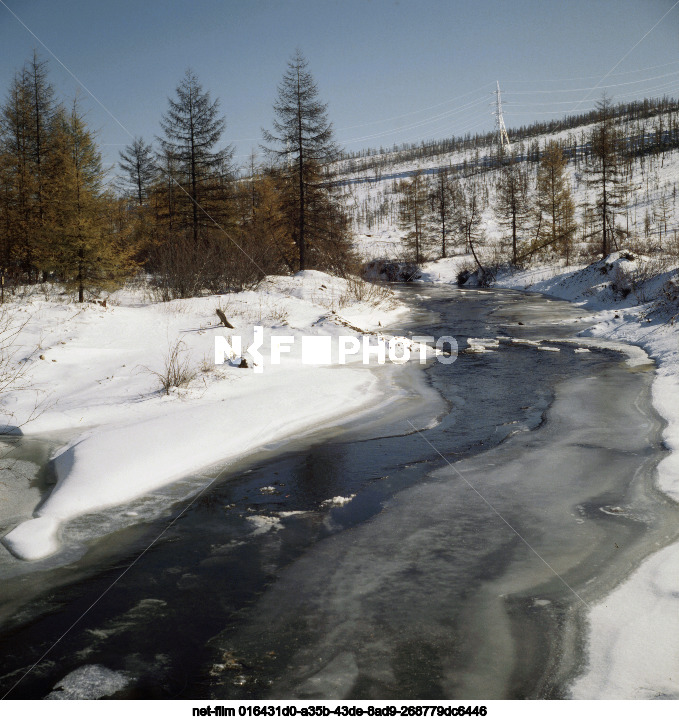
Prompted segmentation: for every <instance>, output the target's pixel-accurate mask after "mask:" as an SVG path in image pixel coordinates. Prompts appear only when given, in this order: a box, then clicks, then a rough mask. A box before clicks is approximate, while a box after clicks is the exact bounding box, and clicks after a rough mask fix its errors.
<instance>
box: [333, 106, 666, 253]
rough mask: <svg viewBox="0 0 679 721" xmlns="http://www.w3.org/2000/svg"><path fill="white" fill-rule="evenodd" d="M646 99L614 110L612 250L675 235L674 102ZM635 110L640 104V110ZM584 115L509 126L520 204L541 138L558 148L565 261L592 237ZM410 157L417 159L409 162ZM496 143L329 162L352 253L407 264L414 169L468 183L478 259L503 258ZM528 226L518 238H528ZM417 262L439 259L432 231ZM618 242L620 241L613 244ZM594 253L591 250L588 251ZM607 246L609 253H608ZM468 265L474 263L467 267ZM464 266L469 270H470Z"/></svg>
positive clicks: (456, 249)
mask: <svg viewBox="0 0 679 721" xmlns="http://www.w3.org/2000/svg"><path fill="white" fill-rule="evenodd" d="M649 105H651V106H653V103H652V102H650V101H644V102H643V103H637V104H633V105H632V106H618V107H617V108H616V109H615V114H616V117H615V126H616V129H617V130H618V132H620V134H621V135H622V136H623V138H624V146H625V149H624V151H623V152H622V153H621V155H622V158H621V161H622V162H623V163H624V165H625V173H626V176H627V178H626V179H627V182H628V185H629V191H628V193H627V195H626V197H625V198H624V201H623V207H622V208H621V209H620V212H619V213H618V214H617V217H616V223H617V225H618V228H619V229H620V235H621V240H620V241H619V243H620V245H624V246H625V247H632V248H634V249H636V250H639V251H642V252H646V253H648V252H651V253H652V254H653V253H656V252H669V253H670V254H672V255H676V252H674V250H673V248H674V246H675V245H676V242H677V233H678V232H679V205H678V203H677V184H678V182H679V131H678V130H677V123H678V121H677V118H678V113H677V103H676V102H675V101H660V102H658V103H657V105H656V106H655V107H654V109H653V108H651V107H648V106H649ZM640 107H642V108H643V107H646V110H645V111H644V112H641V111H640V110H639V108H640ZM593 120H594V118H593V117H592V114H588V115H585V116H582V117H581V118H579V121H580V123H581V124H575V120H573V119H569V118H566V119H565V120H564V121H562V123H561V126H559V124H556V123H554V124H552V125H550V126H547V127H546V128H545V126H544V125H542V124H536V125H535V126H532V127H531V128H521V129H519V130H513V129H510V130H509V137H510V142H512V153H514V154H516V158H517V161H518V164H519V167H520V168H521V169H523V170H525V172H526V174H527V179H528V187H529V199H534V197H535V186H536V176H537V170H538V166H539V158H540V156H541V154H542V153H543V152H544V149H545V147H546V145H547V144H548V143H549V142H550V141H557V142H559V144H560V145H561V146H562V148H563V151H564V154H565V156H566V158H567V159H568V164H567V178H568V182H569V185H570V188H571V192H572V196H573V200H574V202H575V212H576V223H577V226H578V232H577V239H576V245H575V253H574V257H573V258H572V260H574V261H576V262H578V261H589V260H592V259H593V254H592V248H591V247H590V246H591V245H592V244H594V245H595V243H596V241H595V240H594V239H593V235H595V231H594V229H593V228H592V223H591V218H590V214H591V206H592V203H593V200H594V194H595V191H594V190H593V189H592V188H590V187H587V183H586V169H587V163H588V158H589V156H590V153H591V141H590V139H591V135H592V132H593V130H594V129H595V128H596V122H592V121H593ZM418 156H419V157H418ZM501 167H502V166H501V163H499V162H498V157H497V145H496V144H495V142H494V138H493V137H492V136H479V137H476V138H469V137H467V138H460V139H457V140H451V141H450V142H448V143H437V144H432V145H426V144H424V143H422V144H421V145H420V146H418V147H417V148H403V149H396V150H391V151H384V152H382V153H373V152H370V151H366V153H365V154H364V155H363V156H362V157H358V158H349V159H344V160H342V161H340V162H339V163H338V164H337V168H336V170H337V173H338V182H339V185H340V189H341V193H342V195H343V198H344V201H345V202H346V204H347V208H348V210H349V213H350V216H351V217H352V221H353V229H354V232H355V235H356V247H357V249H358V251H359V253H360V255H361V257H362V258H363V259H364V260H371V259H374V258H383V257H387V258H394V259H411V258H409V250H408V248H407V247H405V245H404V243H403V238H404V235H405V233H404V230H403V229H402V227H401V225H400V223H399V203H400V201H401V200H402V198H403V183H404V182H406V183H407V182H408V180H409V179H411V178H412V177H413V175H414V174H415V173H417V172H418V171H420V172H421V173H422V176H423V177H424V179H425V181H427V183H428V184H429V185H430V186H431V185H432V184H433V183H434V182H435V181H436V178H437V176H438V173H439V172H440V171H442V170H445V171H447V173H448V174H449V175H450V176H451V177H452V178H453V179H454V180H458V181H459V183H460V186H461V188H462V190H463V191H464V192H468V191H469V190H470V189H472V187H474V186H475V187H476V189H477V192H478V194H479V196H480V200H481V203H480V223H479V226H478V234H479V240H478V247H479V251H480V253H481V256H482V257H483V260H484V262H485V263H489V264H496V263H502V262H505V261H507V260H508V254H507V233H506V232H505V231H503V229H502V228H501V227H500V224H499V223H498V217H497V214H496V208H497V193H498V187H497V186H498V182H499V180H500V174H501ZM530 232H531V230H530V228H529V227H526V228H525V229H524V235H525V236H526V237H528V236H529V235H530ZM427 234H428V241H427V246H426V249H425V253H424V255H425V258H426V259H428V260H434V259H436V258H438V257H440V255H441V253H440V248H439V245H440V230H438V229H437V228H436V227H429V228H428V229H427ZM623 237H624V243H622V238H623ZM463 245H464V239H463V238H462V237H461V233H460V230H459V228H456V227H452V228H451V229H450V235H449V236H448V247H449V253H448V254H449V255H455V254H460V253H462V252H463V251H464V248H463ZM595 247H596V245H595ZM612 249H615V248H612ZM472 265H473V261H472ZM470 267H471V266H470Z"/></svg>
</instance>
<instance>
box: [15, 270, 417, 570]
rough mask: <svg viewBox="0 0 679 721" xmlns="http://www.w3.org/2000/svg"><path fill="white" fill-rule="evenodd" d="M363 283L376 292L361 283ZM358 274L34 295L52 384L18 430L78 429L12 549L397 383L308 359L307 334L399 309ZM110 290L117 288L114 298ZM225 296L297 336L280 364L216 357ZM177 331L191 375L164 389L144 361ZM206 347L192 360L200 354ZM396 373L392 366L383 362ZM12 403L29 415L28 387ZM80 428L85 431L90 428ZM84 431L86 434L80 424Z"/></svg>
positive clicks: (158, 362) (363, 403) (349, 409)
mask: <svg viewBox="0 0 679 721" xmlns="http://www.w3.org/2000/svg"><path fill="white" fill-rule="evenodd" d="M367 291H368V292H370V289H369V288H368V289H367ZM365 292H366V289H364V288H361V287H360V286H358V287H357V285H356V283H355V282H352V281H346V280H343V279H340V278H334V277H332V276H330V275H327V274H326V273H321V272H318V271H304V272H302V273H298V274H297V275H296V276H294V277H292V278H290V277H282V276H281V277H278V276H276V277H270V278H266V279H265V280H264V281H263V282H262V283H261V284H260V288H259V289H258V290H257V291H248V292H244V293H239V294H234V295H229V296H213V297H209V298H194V299H189V300H186V301H173V302H172V303H162V304H154V303H142V302H140V301H139V298H138V297H128V298H127V300H126V301H125V302H124V303H121V305H118V306H116V305H112V307H111V304H109V307H108V308H106V309H104V308H101V307H100V306H93V307H87V308H81V307H74V306H73V305H71V304H58V303H48V302H44V301H42V302H37V301H34V302H33V303H32V304H30V305H31V308H29V310H32V312H33V317H32V318H31V320H30V322H29V324H28V326H27V328H26V332H25V334H24V335H25V337H24V338H23V342H24V343H25V344H26V345H27V346H30V344H31V342H32V341H33V340H34V339H35V338H38V337H40V338H41V339H42V340H41V347H42V349H43V353H42V354H41V355H44V356H45V360H50V361H51V360H55V361H57V362H56V363H52V362H45V361H43V360H39V359H37V358H36V359H34V360H32V361H30V363H31V366H30V368H29V373H30V378H31V382H32V384H33V386H34V388H37V389H38V390H40V389H42V388H47V387H49V388H53V389H54V388H56V391H54V392H53V393H52V396H51V398H50V402H49V404H48V405H47V407H46V409H45V410H44V412H43V413H42V414H41V415H40V416H39V417H38V418H36V419H34V420H31V421H29V422H26V423H25V424H24V426H23V428H22V430H23V432H24V433H25V434H31V433H42V432H44V431H46V430H54V429H61V430H67V431H68V432H70V433H71V434H72V435H73V436H74V438H73V440H72V441H71V443H70V444H69V445H67V446H66V447H64V448H62V449H60V450H59V451H58V453H57V454H56V456H55V457H54V459H53V460H54V469H55V472H56V476H57V479H58V482H57V485H56V487H55V488H54V490H53V491H52V493H51V494H50V496H49V497H48V498H47V499H46V500H45V502H44V503H43V504H42V505H41V506H40V507H38V508H37V509H36V510H35V512H34V518H33V519H31V520H26V521H25V522H23V523H20V524H19V525H18V526H17V527H16V528H14V529H13V530H12V531H10V533H8V534H7V535H6V536H5V537H4V538H3V543H4V545H5V546H6V547H7V548H8V549H10V550H11V551H12V553H14V554H15V555H16V556H18V557H19V558H22V559H26V560H34V559H38V558H42V557H44V556H47V555H50V554H53V553H55V552H56V551H57V550H59V547H60V529H61V528H62V526H63V524H64V522H66V521H68V520H69V519H72V518H74V517H76V516H79V515H82V514H86V513H89V512H92V511H96V510H99V509H102V508H107V507H111V506H117V505H120V504H123V503H125V502H127V501H129V500H131V499H133V498H137V497H140V496H143V495H145V494H148V493H151V492H152V491H154V490H155V489H158V488H159V487H161V486H163V485H166V484H167V483H169V482H171V481H173V480H176V479H178V478H181V477H185V476H187V475H189V474H191V473H194V472H196V471H198V470H201V469H204V468H209V467H211V466H214V465H216V464H223V463H224V462H226V461H229V460H233V459H235V458H237V457H239V456H242V455H244V454H246V453H249V452H251V451H254V450H255V449H258V448H262V447H265V446H266V445H267V444H271V443H277V442H281V441H283V440H284V439H286V438H289V437H291V436H294V435H296V434H301V433H304V432H305V431H307V430H309V429H310V428H314V429H316V428H318V427H319V426H322V425H324V424H329V423H332V422H337V421H338V420H340V419H346V418H348V417H350V416H352V415H355V414H357V413H359V412H361V411H362V410H365V409H366V408H369V407H370V406H371V405H374V404H376V402H377V401H378V400H379V399H380V398H381V396H382V395H383V394H384V392H385V388H386V387H387V386H388V387H389V391H390V394H391V398H390V399H389V400H388V401H385V402H390V401H393V400H395V399H396V397H397V396H398V390H396V392H394V387H393V385H392V384H390V383H384V378H388V377H389V376H384V378H383V379H382V380H380V379H379V378H378V377H377V376H376V375H375V374H374V373H373V372H372V371H371V369H370V368H368V367H366V366H363V365H359V364H358V363H354V364H353V365H352V364H348V365H343V366H341V367H338V366H336V367H332V366H330V367H323V366H310V365H305V364H303V363H302V357H301V341H300V336H301V335H326V336H338V335H347V334H349V333H353V334H357V331H352V330H350V329H348V328H347V326H346V324H344V323H342V322H339V320H341V319H340V318H339V315H338V314H337V312H336V310H335V309H338V310H341V311H342V313H346V314H349V315H350V316H351V318H352V321H353V325H354V327H356V325H358V324H361V327H366V328H370V327H373V326H377V325H378V324H379V325H381V326H385V325H387V324H388V323H389V322H391V321H393V320H395V319H397V318H398V317H399V316H400V315H401V314H402V313H403V312H404V311H405V307H404V306H403V305H402V304H400V303H398V302H397V300H396V299H395V297H394V296H393V294H391V295H390V294H384V293H382V295H381V296H380V297H379V298H373V299H372V300H365V299H363V298H362V297H361V296H362V295H364V294H365ZM114 301H115V299H114ZM216 307H222V309H223V310H224V312H225V313H226V316H227V318H228V319H229V320H230V322H231V323H232V324H233V325H234V326H235V329H234V330H233V331H231V333H233V334H236V333H238V334H240V335H242V337H243V344H244V347H247V345H248V344H249V343H250V342H251V341H252V337H253V325H263V326H264V327H265V330H266V332H274V333H276V334H285V335H292V336H293V337H294V338H295V339H296V342H295V344H294V346H293V348H292V351H291V352H290V353H288V354H285V355H284V356H283V358H282V362H281V364H280V365H275V366H274V365H272V366H267V368H266V372H264V373H262V374H255V373H253V369H252V368H248V369H242V368H238V367H234V366H229V365H228V364H227V365H223V366H214V364H213V363H212V359H213V358H214V338H215V337H216V336H218V335H224V334H225V333H226V332H227V331H226V329H225V328H223V327H219V326H217V325H216V323H217V317H216V314H215V308H216ZM177 338H180V339H181V340H182V342H183V343H184V344H185V345H184V347H185V350H186V354H187V357H188V358H189V359H190V361H191V363H192V364H193V366H194V368H195V369H196V373H197V378H196V380H194V381H193V382H192V383H191V384H189V386H188V388H186V389H182V390H177V389H175V390H173V391H172V393H170V394H169V395H162V394H161V393H160V392H159V391H158V390H157V389H158V382H157V380H156V379H155V378H154V376H153V375H152V374H151V373H149V372H148V370H146V369H149V368H150V369H153V370H155V369H162V368H163V353H164V352H165V353H166V352H167V348H168V341H169V342H170V343H171V342H172V341H173V340H174V339H177ZM201 356H202V358H203V360H202V361H200V358H201ZM390 372H393V371H387V373H390ZM12 400H13V401H14V413H15V415H16V416H17V417H21V416H24V417H27V416H28V415H29V414H30V411H31V410H32V405H31V404H32V402H33V395H31V394H29V393H28V392H26V393H23V394H22V393H15V394H14V396H13V398H12ZM85 429H86V430H85ZM83 430H84V432H83Z"/></svg>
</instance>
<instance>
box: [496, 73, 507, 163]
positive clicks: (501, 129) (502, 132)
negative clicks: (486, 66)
mask: <svg viewBox="0 0 679 721" xmlns="http://www.w3.org/2000/svg"><path fill="white" fill-rule="evenodd" d="M494 105H495V110H494V111H493V115H495V133H496V135H497V144H498V148H499V149H500V150H501V151H502V153H503V154H506V155H509V154H510V152H511V146H510V145H509V136H508V135H507V128H506V127H505V121H504V118H503V117H502V97H501V95H500V81H499V80H498V81H497V90H496V91H495V103H494Z"/></svg>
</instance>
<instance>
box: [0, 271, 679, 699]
mask: <svg viewBox="0 0 679 721" xmlns="http://www.w3.org/2000/svg"><path fill="white" fill-rule="evenodd" d="M402 292H403V293H404V294H406V296H407V297H408V298H409V302H410V303H411V304H412V307H413V313H412V316H411V318H410V320H409V326H408V328H406V329H404V330H406V331H407V332H412V333H413V334H425V335H434V336H439V335H454V336H456V337H457V339H458V341H459V345H460V348H461V349H462V348H464V347H465V346H466V340H467V338H468V337H483V338H494V337H497V336H499V337H506V338H510V337H511V338H523V339H528V340H530V339H533V340H541V339H550V340H549V342H548V345H549V346H552V347H555V348H559V349H560V350H559V352H553V351H552V352H550V351H543V350H539V349H538V348H537V347H536V346H535V345H531V344H518V343H512V342H504V341H503V342H500V344H499V346H498V348H497V349H495V350H494V351H492V352H488V353H462V354H461V355H460V356H459V358H458V359H457V360H456V362H455V363H453V364H452V365H443V364H439V363H433V364H432V365H431V366H430V367H429V368H428V370H427V371H426V374H427V380H428V383H429V385H430V387H431V388H432V389H434V390H435V391H436V392H437V394H438V397H439V401H438V402H437V403H432V404H431V405H430V406H428V408H424V409H423V408H422V405H421V404H419V405H418V404H416V403H415V402H413V403H411V404H410V405H409V404H408V403H404V404H401V405H400V406H399V408H398V409H397V410H395V409H393V408H392V409H391V410H390V411H389V413H388V414H386V415H384V416H383V417H375V418H372V419H370V422H363V423H361V424H360V425H358V426H353V427H346V428H338V429H335V430H334V432H332V433H328V432H324V433H323V434H322V435H321V434H317V435H315V436H313V435H312V436H307V437H306V438H305V439H303V440H298V441H296V442H295V443H292V444H289V445H287V446H282V447H279V448H278V449H275V450H272V449H269V450H267V451H266V452H264V453H262V454H260V455H258V456H255V457H251V458H249V459H247V462H245V463H240V464H239V466H238V468H237V469H233V468H231V469H227V470H226V471H225V472H224V474H223V476H222V477H220V478H219V480H218V482H216V483H214V484H213V485H212V486H211V487H210V489H209V491H208V492H207V493H205V494H204V495H203V496H201V498H200V499H199V500H198V501H197V502H196V503H195V504H193V505H192V506H191V507H190V508H189V510H188V511H187V512H186V513H185V514H183V515H182V516H181V517H180V518H179V519H178V520H177V522H176V523H174V524H173V525H172V527H171V528H170V530H169V531H168V532H167V533H165V534H164V535H163V536H162V538H161V539H160V540H159V541H158V542H157V543H155V544H153V545H152V546H151V547H150V548H149V550H148V551H147V552H146V553H144V554H143V555H142V556H141V558H139V559H138V560H137V561H136V562H135V563H134V565H133V566H132V567H131V568H130V570H129V571H127V572H126V573H125V574H124V576H123V577H122V578H121V579H120V580H119V581H118V582H117V583H115V585H113V587H111V588H110V590H107V589H109V587H110V586H111V584H112V582H113V581H114V580H115V579H116V578H118V577H119V576H120V574H121V572H122V571H123V570H124V569H125V568H126V567H127V566H128V565H129V564H130V563H131V562H132V561H134V560H135V559H136V558H138V557H139V554H140V552H141V551H142V550H143V549H145V548H147V547H148V546H149V544H150V543H151V542H152V541H153V539H155V538H156V537H157V536H158V534H159V533H160V532H161V531H162V530H163V528H165V527H166V526H167V524H168V522H169V520H170V519H171V518H173V517H174V516H176V515H177V513H178V511H179V510H181V508H182V505H181V504H179V503H177V504H175V506H174V507H173V509H171V510H170V511H169V512H166V513H164V514H162V515H161V516H160V517H156V518H155V519H152V520H147V521H144V522H141V523H137V524H135V525H131V526H129V527H127V528H121V529H119V530H115V531H114V532H112V533H110V534H109V535H107V536H106V537H104V538H101V539H99V540H97V541H90V542H88V543H87V551H86V553H84V555H83V554H82V553H81V554H79V555H80V557H78V556H76V555H74V557H73V559H72V560H70V562H69V563H67V564H65V565H64V564H62V565H60V566H59V567H50V565H49V563H47V564H43V565H41V566H35V565H34V566H31V564H26V565H25V566H21V564H20V562H16V563H15V562H11V559H10V560H9V561H7V562H5V563H3V564H0V565H1V567H2V573H4V574H5V576H6V578H5V579H4V581H3V583H2V585H0V624H2V625H1V626H0V649H1V650H2V653H1V654H0V695H3V694H4V693H5V692H6V690H8V689H9V688H11V687H12V686H13V685H14V684H15V683H16V682H17V681H18V680H19V679H20V678H22V676H23V675H24V674H25V673H26V671H27V670H28V669H30V668H31V667H32V666H33V664H35V663H36V662H37V661H39V659H41V657H42V656H43V654H44V653H45V652H46V651H48V649H50V647H51V646H52V644H53V643H54V641H56V640H57V639H58V638H59V637H60V636H61V635H62V634H63V633H64V631H66V630H67V629H69V627H70V626H71V625H72V624H73V623H74V622H75V621H77V619H78V618H79V617H80V616H81V614H82V613H83V612H84V611H86V610H87V609H88V608H89V607H90V606H91V605H92V604H93V602H95V601H97V599H99V598H100V597H101V599H100V600H99V601H98V602H97V603H96V605H94V606H93V607H92V608H91V610H89V611H88V612H87V614H86V615H85V617H84V618H82V620H80V621H78V623H77V624H76V625H75V626H74V627H73V628H72V630H70V631H69V632H68V633H67V634H66V635H65V636H64V638H63V639H62V640H61V641H60V643H59V644H58V645H57V646H55V647H54V648H52V649H51V650H49V653H48V654H47V655H46V656H45V657H44V658H43V659H42V660H40V661H39V662H38V663H37V665H36V666H35V668H33V669H32V670H31V672H30V673H28V674H27V675H26V676H25V678H23V680H22V681H21V683H19V684H18V685H17V686H16V688H14V690H13V691H12V694H11V697H14V698H42V697H43V696H45V695H47V694H49V693H50V691H51V690H52V689H53V688H54V687H55V686H56V687H61V688H62V691H59V692H57V694H59V693H62V694H64V693H66V694H68V693H70V692H73V693H75V694H76V695H78V694H80V695H83V694H84V693H88V694H90V695H94V696H96V695H113V696H115V697H120V698H176V697H179V698H214V699H232V698H249V699H264V698H329V699H340V698H375V699H381V698H387V699H390V698H391V699H396V698H402V699H408V698H409V699H418V698H419V699H445V698H450V699H453V698H465V699H469V698H484V699H487V698H535V697H539V698H544V697H564V696H567V695H568V688H569V685H570V683H571V682H572V681H573V679H574V678H576V677H577V675H578V674H579V673H580V672H581V671H582V670H583V668H584V664H586V660H587V659H586V632H587V629H586V625H585V617H586V611H587V608H588V606H589V605H591V604H592V603H594V602H595V601H597V600H598V599H600V598H601V597H602V596H603V595H604V594H605V593H606V592H608V591H610V589H611V588H613V587H614V586H615V585H616V584H617V583H619V582H620V580H621V579H622V578H624V577H625V576H626V575H627V574H628V573H629V572H630V571H631V570H632V569H633V568H635V567H636V566H637V565H638V563H639V562H640V560H642V559H643V558H644V557H646V556H647V555H648V554H649V553H650V552H651V551H653V550H656V549H657V548H658V547H659V546H664V545H666V544H668V543H669V542H671V541H672V540H674V539H675V538H676V537H677V536H678V535H679V531H678V530H676V529H679V509H678V507H677V506H676V505H675V504H674V503H672V502H671V501H669V500H667V499H666V498H665V497H664V496H663V495H662V494H660V493H658V492H657V491H655V490H654V487H653V477H654V476H653V474H654V469H655V465H656V464H657V462H658V461H659V460H660V459H661V458H662V457H663V453H664V451H663V450H662V446H661V442H660V430H661V428H662V425H661V421H660V419H659V418H658V417H657V415H656V414H655V412H654V411H653V409H652V407H651V405H650V385H651V382H652V379H653V366H651V365H650V364H649V365H645V366H637V367H634V368H631V367H630V366H629V365H627V364H626V363H625V357H624V356H623V355H621V354H619V353H615V352H612V351H610V350H597V349H594V348H592V349H591V352H588V353H576V352H575V349H576V348H577V347H578V346H577V345H573V344H569V343H566V342H559V339H562V340H563V341H565V339H566V338H570V337H572V336H574V335H575V334H576V332H577V331H578V330H581V329H582V328H584V327H585V325H584V322H583V321H581V320H579V318H578V309H577V308H574V307H573V306H570V305H569V304H567V303H562V302H559V301H553V300H550V299H546V298H543V297H541V296H533V295H526V294H521V293H518V292H513V291H498V290H492V291H474V290H459V289H456V288H451V287H441V286H429V285H418V286H411V287H407V288H403V290H402ZM418 372H419V371H418ZM404 376H405V377H406V380H407V373H406V374H404ZM404 382H406V381H404ZM409 410H412V415H409ZM427 411H429V415H427ZM432 414H436V415H438V420H439V422H438V423H437V424H436V425H434V426H433V427H430V428H427V429H424V426H425V425H427V424H426V423H425V422H424V420H423V419H427V418H431V416H432ZM430 425H431V424H430ZM415 429H417V430H415ZM13 452H14V453H15V455H17V456H21V454H22V453H23V454H24V455H26V454H28V455H29V456H30V454H31V453H33V454H34V455H35V453H37V452H38V451H35V449H32V448H31V447H30V444H26V443H24V445H23V446H21V445H20V446H19V447H17V448H16V449H15V450H14V451H13ZM167 498H171V493H170V492H168V495H167ZM333 499H334V500H333ZM184 505H186V504H185V503H184ZM79 523H80V524H81V525H82V526H83V527H85V526H86V525H87V523H88V521H87V519H84V520H83V521H80V522H79ZM3 552H4V549H3ZM102 594H104V595H103V596H102ZM68 674H72V675H71V676H69V677H68V678H67V679H66V681H65V682H63V679H64V678H65V677H67V676H68ZM84 689H88V690H87V691H85V690H84ZM92 689H94V691H93V690H92ZM97 689H98V691H97ZM102 692H103V693H102Z"/></svg>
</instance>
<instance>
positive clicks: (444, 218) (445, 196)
mask: <svg viewBox="0 0 679 721" xmlns="http://www.w3.org/2000/svg"><path fill="white" fill-rule="evenodd" d="M429 203H430V210H431V218H432V225H433V224H435V225H436V227H437V229H438V235H439V238H440V241H441V257H442V258H446V257H447V255H448V247H447V240H448V236H449V235H451V234H452V233H453V231H454V222H455V213H456V212H457V206H458V203H459V187H458V186H457V185H456V184H455V183H453V182H452V179H451V177H450V173H449V172H448V168H440V169H439V172H438V173H437V175H436V178H435V179H434V182H433V183H432V187H431V190H430V192H429Z"/></svg>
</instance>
